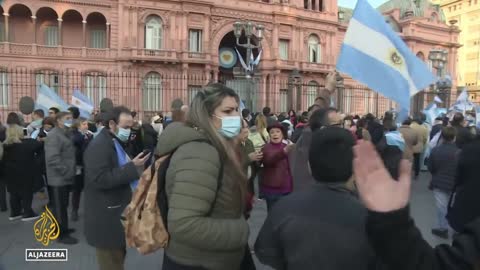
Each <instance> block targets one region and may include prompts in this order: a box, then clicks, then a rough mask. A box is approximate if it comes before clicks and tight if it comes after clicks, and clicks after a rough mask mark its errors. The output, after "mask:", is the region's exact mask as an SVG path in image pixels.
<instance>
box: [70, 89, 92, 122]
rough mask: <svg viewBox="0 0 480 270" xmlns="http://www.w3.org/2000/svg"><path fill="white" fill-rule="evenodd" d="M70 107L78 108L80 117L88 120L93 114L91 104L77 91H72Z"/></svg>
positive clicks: (88, 99)
mask: <svg viewBox="0 0 480 270" xmlns="http://www.w3.org/2000/svg"><path fill="white" fill-rule="evenodd" d="M72 105H73V106H75V107H77V108H78V110H79V111H80V116H81V117H84V118H87V119H89V118H90V115H91V114H92V112H93V102H92V101H91V100H90V98H88V97H87V96H85V95H84V94H82V92H80V90H78V89H75V90H73V95H72Z"/></svg>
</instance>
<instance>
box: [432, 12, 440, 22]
mask: <svg viewBox="0 0 480 270" xmlns="http://www.w3.org/2000/svg"><path fill="white" fill-rule="evenodd" d="M430 21H432V22H437V21H438V15H437V13H435V12H433V13H432V16H431V17H430Z"/></svg>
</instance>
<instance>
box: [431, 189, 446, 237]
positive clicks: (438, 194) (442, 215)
mask: <svg viewBox="0 0 480 270" xmlns="http://www.w3.org/2000/svg"><path fill="white" fill-rule="evenodd" d="M433 196H434V197H435V204H436V206H437V225H438V228H439V229H442V230H450V226H449V225H448V221H447V218H446V216H447V206H448V201H449V199H450V194H448V193H447V192H445V191H443V190H439V189H434V190H433Z"/></svg>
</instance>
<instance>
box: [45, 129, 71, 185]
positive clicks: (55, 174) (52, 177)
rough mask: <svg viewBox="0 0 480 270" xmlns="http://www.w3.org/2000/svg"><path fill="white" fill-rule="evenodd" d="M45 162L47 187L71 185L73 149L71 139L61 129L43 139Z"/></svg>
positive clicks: (52, 131) (51, 132)
mask: <svg viewBox="0 0 480 270" xmlns="http://www.w3.org/2000/svg"><path fill="white" fill-rule="evenodd" d="M44 146H45V162H46V164H47V177H48V185H50V186H54V187H59V186H67V185H71V184H73V179H74V177H75V164H76V161H75V147H74V146H73V142H72V138H71V137H69V136H68V134H67V132H66V131H65V130H63V129H61V128H54V129H52V130H51V131H50V132H49V133H48V136H47V138H46V139H45V143H44Z"/></svg>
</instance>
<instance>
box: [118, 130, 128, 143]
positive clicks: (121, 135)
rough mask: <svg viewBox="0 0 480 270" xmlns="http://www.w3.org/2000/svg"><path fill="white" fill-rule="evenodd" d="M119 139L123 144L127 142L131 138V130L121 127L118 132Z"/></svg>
mask: <svg viewBox="0 0 480 270" xmlns="http://www.w3.org/2000/svg"><path fill="white" fill-rule="evenodd" d="M117 138H119V139H120V141H122V142H127V141H128V139H129V138H130V129H129V128H121V127H119V128H118V131H117Z"/></svg>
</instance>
